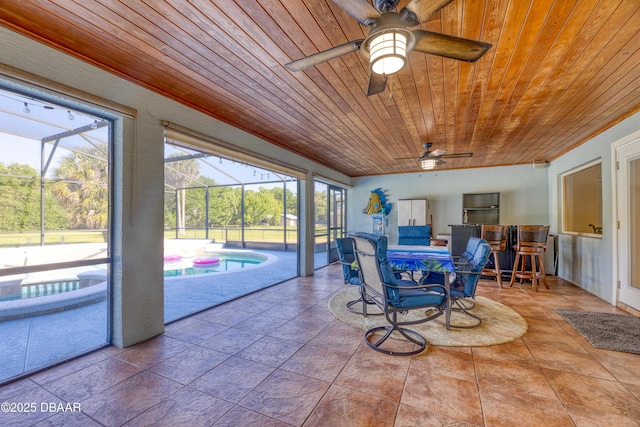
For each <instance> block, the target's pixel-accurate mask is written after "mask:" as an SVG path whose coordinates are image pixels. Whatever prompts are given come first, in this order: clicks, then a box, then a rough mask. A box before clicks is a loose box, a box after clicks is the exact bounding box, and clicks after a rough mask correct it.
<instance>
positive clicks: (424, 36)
mask: <svg viewBox="0 0 640 427" xmlns="http://www.w3.org/2000/svg"><path fill="white" fill-rule="evenodd" d="M412 32H413V35H414V36H415V38H416V44H415V45H414V46H413V49H412V50H414V51H416V52H422V53H428V54H431V55H438V56H444V57H445V58H452V59H458V60H460V61H467V62H475V61H477V60H478V59H480V58H481V57H482V55H484V54H485V53H487V51H488V50H489V48H491V44H490V43H485V42H481V41H477V40H470V39H463V38H461V37H454V36H449V35H447V34H440V33H432V32H431V31H424V30H414V31H412Z"/></svg>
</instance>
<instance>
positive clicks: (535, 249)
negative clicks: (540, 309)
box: [509, 225, 549, 292]
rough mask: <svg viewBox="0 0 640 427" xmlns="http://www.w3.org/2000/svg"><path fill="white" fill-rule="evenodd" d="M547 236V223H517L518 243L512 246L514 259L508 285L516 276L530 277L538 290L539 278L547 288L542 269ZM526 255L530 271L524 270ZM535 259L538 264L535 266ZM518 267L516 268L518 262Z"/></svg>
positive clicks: (521, 279) (521, 278) (521, 277)
mask: <svg viewBox="0 0 640 427" xmlns="http://www.w3.org/2000/svg"><path fill="white" fill-rule="evenodd" d="M547 237H549V226H548V225H519V226H518V243H517V244H516V245H515V246H514V247H513V248H514V250H515V252H516V259H515V262H514V263H513V273H512V274H511V282H510V283H509V286H513V283H514V282H515V280H516V278H519V279H520V283H522V281H523V279H530V280H531V285H532V286H533V288H534V289H535V290H536V292H538V284H539V280H540V279H542V283H544V286H545V287H546V288H547V289H549V285H548V284H547V278H546V275H545V271H544V252H545V251H546V250H547ZM527 256H529V258H530V264H531V271H527V270H526V264H527ZM536 259H537V260H538V263H537V264H538V266H537V268H536ZM519 263H520V264H521V265H520V268H518V264H519Z"/></svg>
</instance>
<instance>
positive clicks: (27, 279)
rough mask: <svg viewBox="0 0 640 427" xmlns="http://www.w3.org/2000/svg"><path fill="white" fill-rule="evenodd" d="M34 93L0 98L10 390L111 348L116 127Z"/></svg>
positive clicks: (2, 374)
mask: <svg viewBox="0 0 640 427" xmlns="http://www.w3.org/2000/svg"><path fill="white" fill-rule="evenodd" d="M0 83H2V84H4V81H2V82H0ZM29 91H30V89H29V88H24V93H23V92H17V91H13V90H7V89H0V333H1V334H2V336H3V338H4V342H5V343H9V344H7V345H5V346H4V348H3V363H2V367H0V383H2V382H3V381H7V380H11V379H15V378H17V377H19V376H22V375H24V374H26V373H28V372H31V371H34V370H37V369H41V368H43V367H46V366H49V365H51V364H55V363H58V362H60V361H63V360H65V359H68V358H71V357H74V356H77V355H79V354H82V353H84V352H88V351H90V350H93V349H96V348H100V347H102V346H105V345H107V344H108V343H109V341H110V331H109V302H108V296H107V295H108V284H109V277H110V266H111V255H110V253H111V250H110V242H111V238H110V236H111V216H112V215H111V211H112V208H111V203H112V202H111V193H112V190H111V188H112V162H111V151H112V146H113V143H112V138H113V132H112V128H113V121H112V118H109V117H106V116H107V114H106V113H104V112H101V111H97V110H95V109H93V108H92V107H89V106H85V105H82V104H81V103H80V102H77V101H74V100H60V99H53V98H50V97H47V96H46V95H42V96H35V95H32V94H30V93H29ZM63 101H64V102H67V104H64V103H62V102H63ZM92 110H93V111H92Z"/></svg>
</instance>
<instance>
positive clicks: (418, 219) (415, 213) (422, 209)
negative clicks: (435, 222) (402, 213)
mask: <svg viewBox="0 0 640 427" xmlns="http://www.w3.org/2000/svg"><path fill="white" fill-rule="evenodd" d="M411 216H412V217H413V224H411V225H427V201H426V200H425V199H417V200H414V201H413V203H412V205H411Z"/></svg>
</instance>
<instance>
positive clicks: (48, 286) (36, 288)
mask: <svg viewBox="0 0 640 427" xmlns="http://www.w3.org/2000/svg"><path fill="white" fill-rule="evenodd" d="M78 289H80V281H79V280H59V281H56V282H50V283H32V284H30V285H22V286H21V287H20V293H19V294H12V295H5V296H2V297H0V301H14V300H19V299H27V298H36V297H46V296H48V295H57V294H61V293H63V292H70V291H76V290H78Z"/></svg>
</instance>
